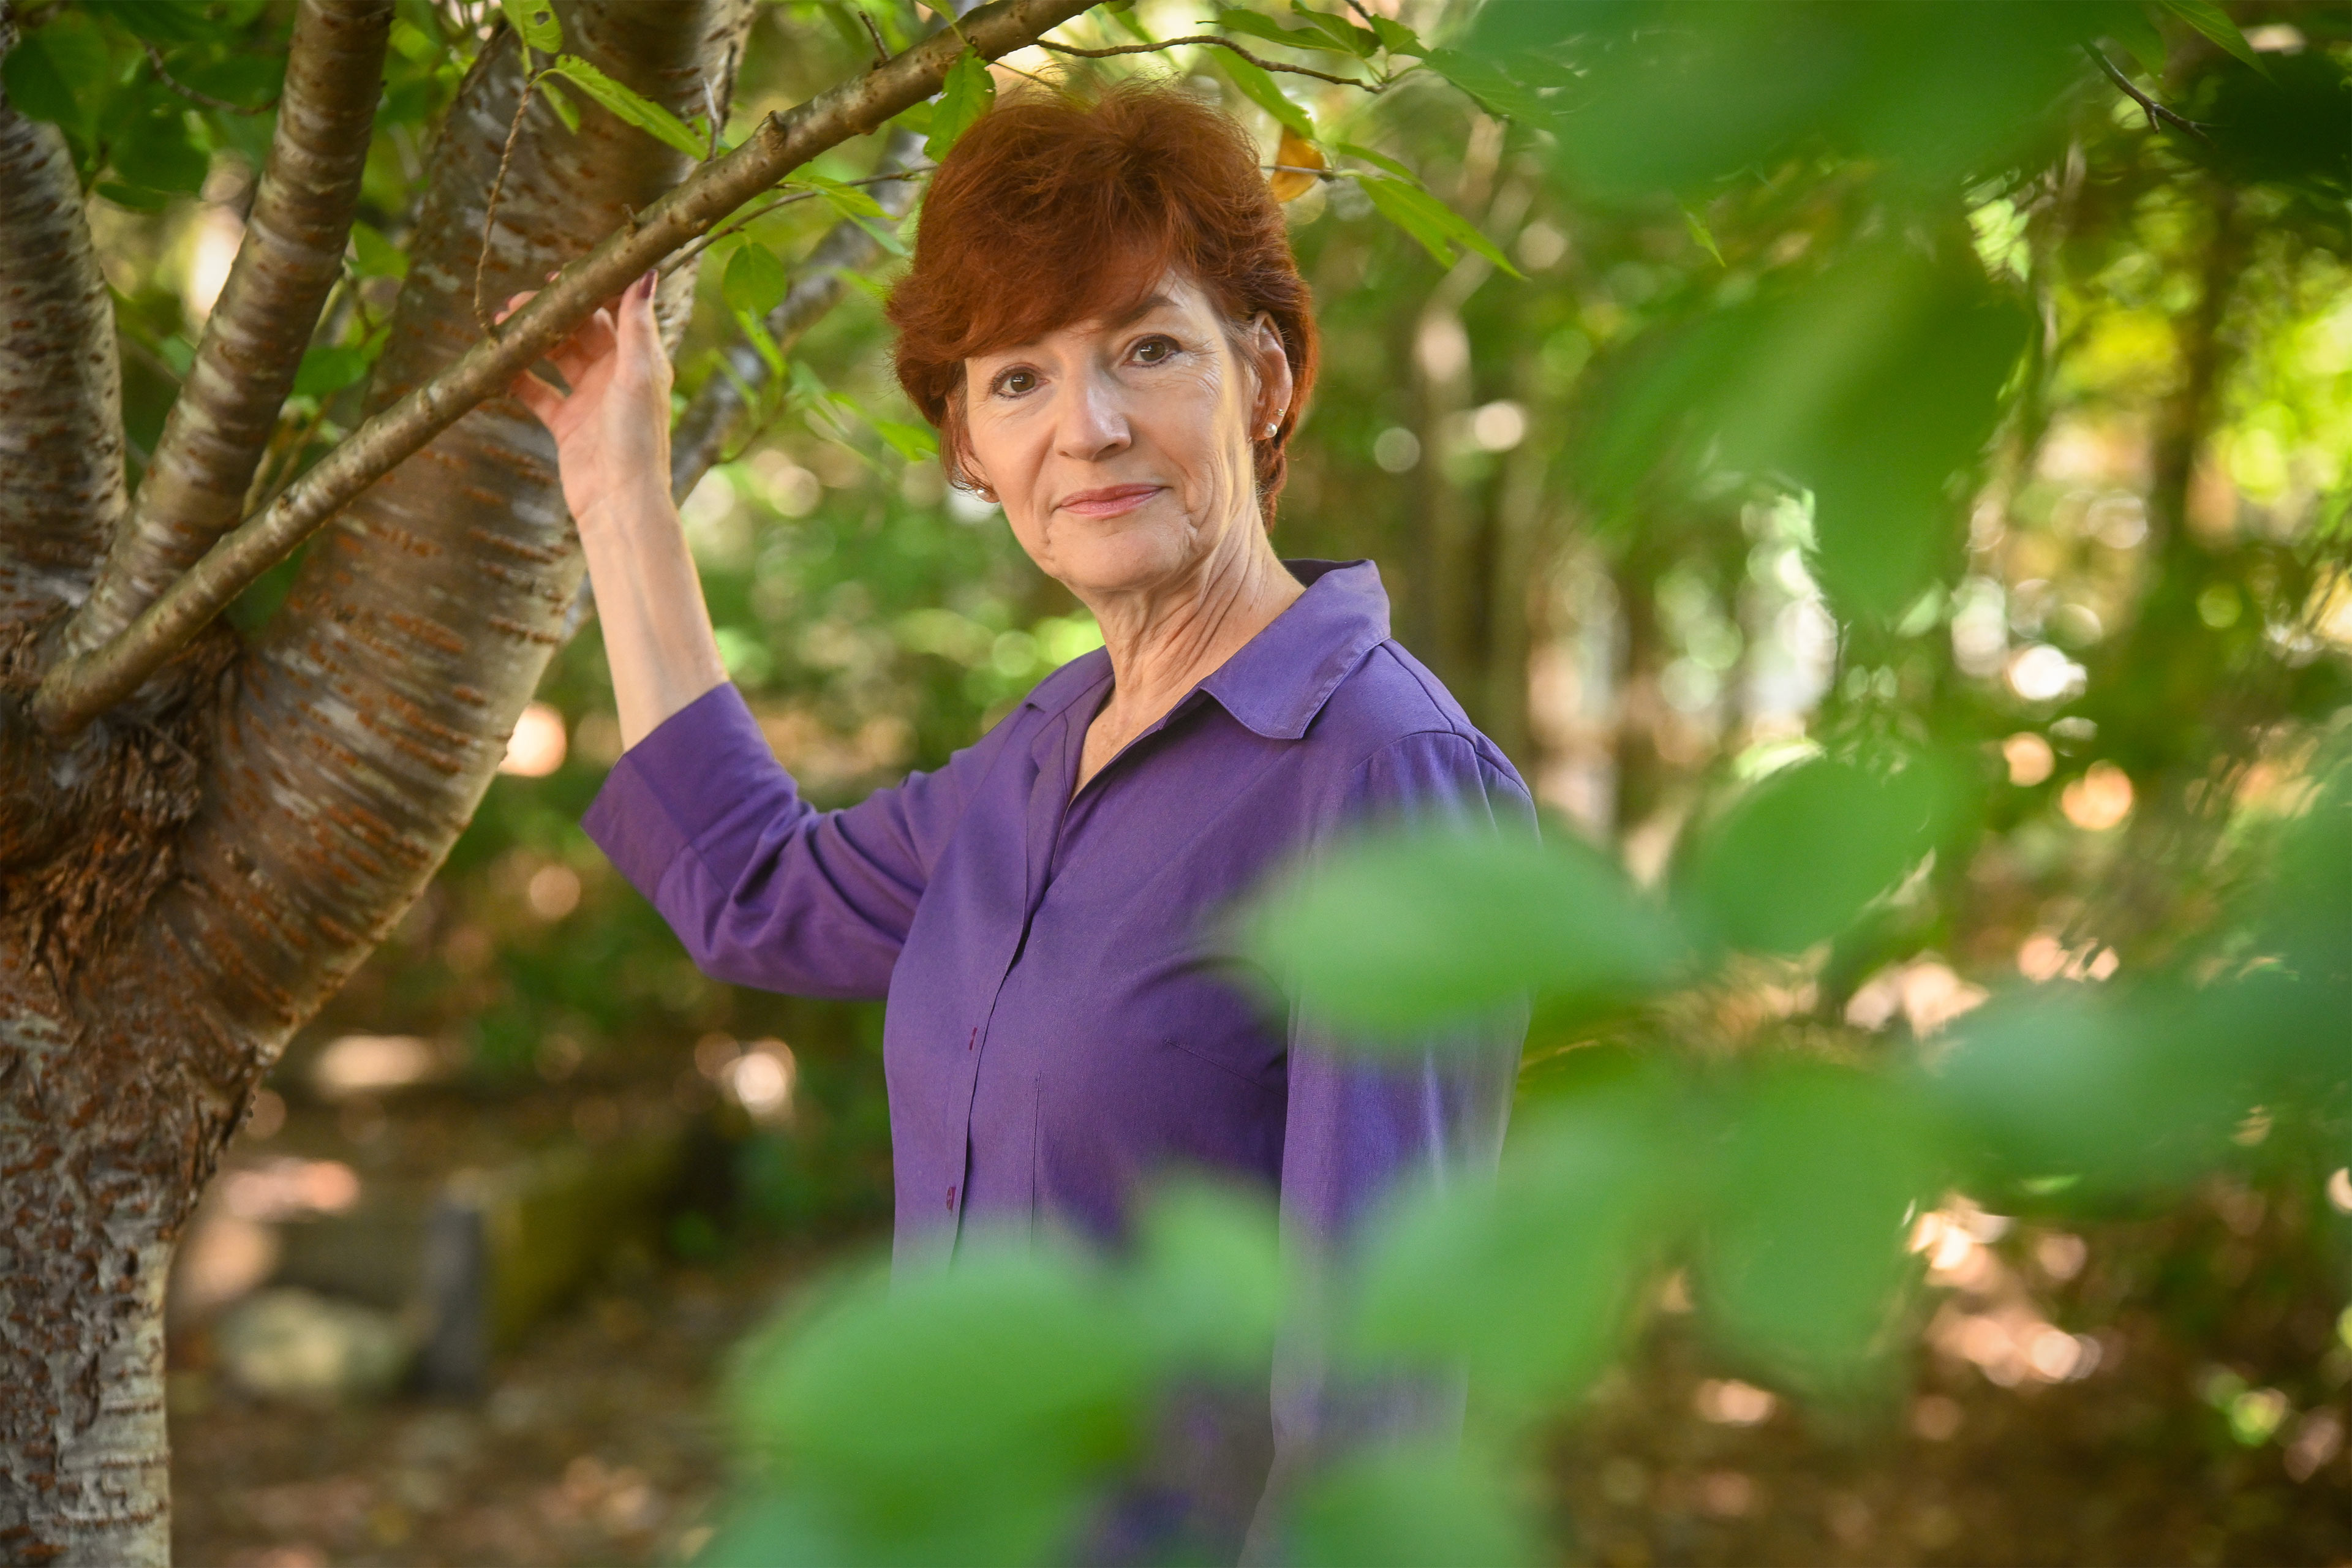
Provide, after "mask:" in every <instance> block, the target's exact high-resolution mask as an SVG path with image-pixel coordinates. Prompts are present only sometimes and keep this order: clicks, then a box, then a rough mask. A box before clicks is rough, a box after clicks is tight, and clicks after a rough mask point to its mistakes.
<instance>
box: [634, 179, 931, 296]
mask: <svg viewBox="0 0 2352 1568" xmlns="http://www.w3.org/2000/svg"><path fill="white" fill-rule="evenodd" d="M937 166H938V165H936V164H932V163H925V164H922V165H920V166H919V167H917V168H912V169H900V170H898V171H897V172H895V173H893V174H868V175H866V177H865V178H863V179H857V180H836V181H835V182H834V183H835V184H841V185H893V184H898V182H899V181H901V180H919V179H921V178H923V177H924V176H925V175H927V174H929V173H930V172H931V171H932V170H933V169H934V168H936V167H937ZM821 195H824V192H823V191H791V192H787V193H786V194H785V195H781V196H778V197H777V198H776V199H775V200H774V201H772V202H770V203H769V204H768V205H766V206H763V207H753V208H752V209H751V211H750V212H747V213H745V214H744V215H743V216H740V217H739V218H737V219H735V220H734V221H733V222H732V223H730V224H728V225H727V226H724V227H722V228H714V229H712V230H711V231H710V232H709V233H708V234H706V235H704V236H703V237H701V238H700V239H698V240H696V241H695V242H694V243H693V244H692V245H689V246H687V247H684V248H683V249H681V250H679V251H677V253H676V254H675V255H673V256H671V258H669V259H668V260H667V261H665V262H663V263H662V265H661V267H660V268H658V270H659V271H660V273H661V275H662V276H663V277H665V278H667V277H668V276H669V275H670V274H671V273H673V272H675V271H677V269H678V268H681V267H683V266H685V265H686V264H687V263H688V262H689V261H691V260H693V259H694V258H696V257H698V256H700V255H701V254H702V253H703V252H704V251H706V250H708V249H709V248H710V247H712V246H714V245H716V244H718V243H719V241H720V240H722V239H725V238H726V237H728V236H730V235H732V234H740V233H741V232H742V231H743V230H744V229H746V228H749V227H750V226H751V225H752V224H753V223H755V222H757V221H758V220H760V219H761V218H763V217H765V216H768V215H769V214H770V213H772V212H774V211H775V210H776V209H777V208H778V207H786V206H790V205H793V203H794V202H805V201H812V200H814V199H815V198H816V197H818V196H821Z"/></svg>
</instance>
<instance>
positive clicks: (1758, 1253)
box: [1698, 1063, 1947, 1393]
mask: <svg viewBox="0 0 2352 1568" xmlns="http://www.w3.org/2000/svg"><path fill="white" fill-rule="evenodd" d="M1728 1118H1729V1126H1728V1136H1727V1142H1726V1143H1725V1146H1724V1149H1723V1152H1722V1154H1721V1156H1720V1159H1721V1163H1720V1165H1719V1167H1718V1169H1717V1179H1716V1182H1715V1184H1714V1190H1713V1193H1712V1194H1711V1196H1710V1200H1709V1203H1708V1206H1707V1218H1706V1226H1705V1237H1704V1244H1703V1247H1702V1251H1701V1266H1700V1270H1699V1276H1698V1279H1699V1290H1698V1300H1699V1302H1700V1304H1701V1306H1702V1308H1703V1310H1705V1312H1706V1321H1707V1323H1708V1326H1709V1328H1710V1329H1711V1330H1712V1331H1715V1332H1717V1333H1718V1334H1720V1335H1721V1336H1722V1337H1723V1338H1724V1339H1725V1340H1726V1341H1727V1342H1728V1343H1730V1344H1732V1345H1733V1346H1735V1347H1737V1348H1738V1350H1739V1351H1740V1352H1741V1353H1743V1354H1744V1355H1746V1356H1748V1357H1751V1358H1753V1359H1755V1360H1756V1361H1758V1362H1759V1363H1763V1364H1765V1365H1767V1366H1769V1367H1770V1368H1771V1369H1772V1370H1773V1371H1774V1373H1776V1374H1777V1375H1779V1376H1780V1377H1782V1378H1786V1379H1788V1380H1790V1381H1792V1382H1795V1383H1797V1384H1800V1385H1801V1386H1806V1387H1809V1388H1813V1389H1816V1390H1819V1391H1822V1392H1825V1393H1826V1392H1836V1391H1839V1390H1842V1389H1852V1388H1853V1387H1855V1386H1856V1382H1857V1380H1858V1379H1860V1378H1862V1377H1863V1376H1864V1375H1866V1374H1867V1373H1868V1372H1869V1371H1870V1370H1871V1368H1872V1366H1873V1363H1874V1362H1876V1361H1878V1360H1879V1358H1881V1357H1882V1356H1883V1355H1884V1353H1885V1352H1886V1351H1887V1350H1888V1349H1889V1348H1890V1347H1889V1345H1888V1343H1887V1341H1886V1337H1885V1336H1886V1333H1887V1331H1888V1330H1889V1329H1890V1328H1891V1327H1892V1326H1893V1324H1894V1322H1895V1310H1896V1308H1897V1306H1898V1305H1899V1301H1900V1293H1901V1290H1902V1288H1903V1286H1904V1284H1905V1282H1906V1280H1908V1279H1911V1278H1913V1277H1914V1276H1915V1275H1916V1266H1915V1265H1914V1263H1913V1262H1912V1260H1911V1258H1910V1257H1909V1254H1908V1252H1907V1250H1906V1240H1907V1236H1906V1231H1905V1228H1904V1226H1905V1222H1906V1220H1907V1219H1908V1218H1909V1217H1910V1215H1911V1212H1912V1211H1913V1210H1914V1208H1916V1206H1918V1205H1921V1204H1924V1203H1927V1202H1930V1201H1932V1200H1933V1199H1934V1198H1935V1197H1936V1195H1937V1194H1938V1193H1940V1192H1941V1191H1942V1184H1943V1182H1944V1181H1945V1179H1946V1176H1947V1171H1946V1168H1945V1163H1944V1161H1943V1160H1942V1158H1941V1157H1940V1154H1939V1152H1938V1150H1937V1143H1936V1140H1935V1137H1934V1135H1933V1134H1934V1131H1935V1124H1934V1122H1933V1120H1932V1119H1931V1118H1930V1116H1929V1115H1928V1114H1927V1111H1926V1110H1924V1108H1923V1107H1922V1106H1921V1105H1920V1104H1919V1103H1918V1102H1917V1101H1916V1099H1915V1098H1914V1097H1913V1096H1912V1095H1911V1094H1910V1093H1908V1092H1906V1089H1905V1088H1904V1087H1903V1086H1902V1085H1900V1084H1897V1083H1894V1082H1890V1081H1889V1080H1887V1079H1884V1078H1881V1077H1877V1076H1874V1075H1871V1074H1865V1073H1862V1072H1857V1071H1854V1070H1852V1069H1850V1068H1833V1067H1829V1066H1826V1065H1822V1064H1814V1063H1807V1064H1802V1065H1792V1066H1788V1067H1781V1068H1773V1069H1769V1070H1767V1071H1765V1072H1762V1073H1759V1075H1758V1076H1757V1077H1756V1078H1755V1079H1753V1080H1752V1081H1750V1082H1748V1083H1747V1084H1744V1085H1741V1086H1739V1089H1738V1090H1737V1091H1735V1096H1734V1099H1733V1100H1732V1105H1731V1108H1730V1110H1729V1111H1728Z"/></svg>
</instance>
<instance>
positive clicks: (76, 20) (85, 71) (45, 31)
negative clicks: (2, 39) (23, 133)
mask: <svg viewBox="0 0 2352 1568" xmlns="http://www.w3.org/2000/svg"><path fill="white" fill-rule="evenodd" d="M107 74H108V61H107V58H106V43H105V40H104V39H102V38H101V37H99V33H98V28H97V27H96V26H94V25H92V24H91V22H90V21H89V18H88V17H87V16H81V15H79V14H78V13H74V12H68V13H67V14H65V15H64V16H58V18H56V19H55V20H54V21H52V22H50V23H49V24H48V25H47V26H44V27H40V28H37V29H36V30H35V31H33V32H30V33H27V34H26V35H25V36H24V37H22V38H20V39H18V40H17V43H16V47H15V48H13V49H11V50H9V51H8V56H7V58H5V59H0V86H5V89H7V93H8V102H9V104H10V106H11V107H13V108H15V109H16V110H17V111H18V112H20V113H22V114H25V115H26V116H28V117H30V118H32V119H34V120H46V121H49V122H50V123H51V124H53V125H62V126H64V127H66V128H67V129H68V130H71V131H78V132H81V133H82V134H84V135H88V134H89V131H90V128H91V113H90V110H89V108H88V107H87V105H88V104H89V103H91V102H95V101H96V99H97V95H98V94H99V93H100V91H102V90H103V89H104V87H105V85H106V79H107Z"/></svg>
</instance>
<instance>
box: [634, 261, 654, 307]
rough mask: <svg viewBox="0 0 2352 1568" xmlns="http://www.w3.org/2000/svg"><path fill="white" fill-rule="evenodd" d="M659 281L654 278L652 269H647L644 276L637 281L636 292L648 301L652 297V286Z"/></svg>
mask: <svg viewBox="0 0 2352 1568" xmlns="http://www.w3.org/2000/svg"><path fill="white" fill-rule="evenodd" d="M658 280H659V279H657V278H656V276H655V273H654V270H653V268H646V275H645V276H644V277H643V278H640V279H637V292H638V293H640V294H643V295H644V296H645V297H646V299H648V300H650V299H652V298H653V297H654V284H655V283H656V282H657V281H658Z"/></svg>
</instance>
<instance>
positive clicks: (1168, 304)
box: [972, 294, 1176, 359]
mask: <svg viewBox="0 0 2352 1568" xmlns="http://www.w3.org/2000/svg"><path fill="white" fill-rule="evenodd" d="M1175 303H1176V301H1175V300H1171V299H1170V298H1169V297H1168V296H1167V295H1165V294H1147V295H1145V296H1144V297H1143V298H1142V299H1140V300H1137V301H1136V302H1135V308H1134V309H1133V310H1129V311H1128V312H1127V313H1126V314H1125V315H1123V316H1121V317H1119V318H1118V320H1117V321H1105V322H1104V323H1103V331H1107V332H1115V331H1118V330H1119V329H1120V328H1121V327H1126V326H1132V325H1133V324H1134V323H1136V322H1137V321H1141V320H1143V318H1144V317H1146V316H1148V315H1150V314H1151V312H1152V311H1154V310H1169V309H1171V308H1173V307H1174V305H1175ZM1055 330H1056V331H1059V330H1060V329H1058V328H1056V329H1055ZM1042 341H1043V340H1042V339H1040V338H1032V339H1030V340H1029V341H1028V342H1025V343H1011V344H1008V345H1006V346H1005V347H1003V348H1001V349H997V350H994V351H992V353H988V354H975V355H973V356H972V357H973V358H975V359H990V358H993V357H995V356H996V355H997V354H1018V353H1027V352H1028V351H1029V350H1031V349H1034V348H1035V347H1036V346H1037V345H1038V343H1039V342H1042Z"/></svg>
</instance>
